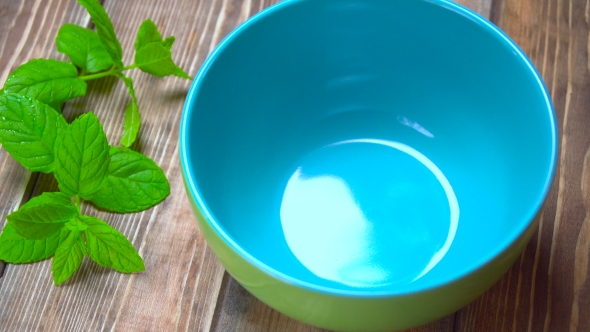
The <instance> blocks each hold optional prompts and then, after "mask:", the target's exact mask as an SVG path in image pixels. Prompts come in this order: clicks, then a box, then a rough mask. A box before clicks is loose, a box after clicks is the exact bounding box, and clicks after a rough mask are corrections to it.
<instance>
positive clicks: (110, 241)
mask: <svg viewBox="0 0 590 332" xmlns="http://www.w3.org/2000/svg"><path fill="white" fill-rule="evenodd" d="M82 218H83V221H84V222H85V223H86V224H87V225H88V228H87V229H86V230H85V231H84V235H85V236H86V242H87V243H88V251H89V252H90V258H92V260H94V261H95V262H96V263H98V264H99V265H101V266H108V267H111V268H113V269H115V270H117V271H119V272H123V273H133V272H139V271H144V270H145V266H144V264H143V260H142V259H141V257H140V256H139V254H138V253H137V251H135V249H134V248H133V245H132V244H131V242H129V240H127V238H125V236H124V235H123V234H121V233H119V231H117V230H116V229H114V228H112V227H111V226H109V224H107V223H106V222H104V221H102V220H100V219H97V218H93V217H88V216H83V217H82Z"/></svg>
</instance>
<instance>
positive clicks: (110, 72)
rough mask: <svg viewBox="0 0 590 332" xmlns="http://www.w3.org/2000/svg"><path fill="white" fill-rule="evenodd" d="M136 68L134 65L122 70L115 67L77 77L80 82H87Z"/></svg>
mask: <svg viewBox="0 0 590 332" xmlns="http://www.w3.org/2000/svg"><path fill="white" fill-rule="evenodd" d="M137 67H138V66H137V65H136V64H132V65H129V66H125V67H123V68H117V67H115V68H113V69H111V70H108V71H103V72H100V73H96V74H92V75H82V76H78V78H79V79H81V80H83V81H89V80H94V79H97V78H101V77H106V76H110V75H115V74H118V73H120V72H122V71H125V70H129V69H133V68H137Z"/></svg>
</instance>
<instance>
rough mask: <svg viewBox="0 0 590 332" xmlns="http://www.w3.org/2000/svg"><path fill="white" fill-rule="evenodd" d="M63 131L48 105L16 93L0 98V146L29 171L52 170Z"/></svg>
mask: <svg viewBox="0 0 590 332" xmlns="http://www.w3.org/2000/svg"><path fill="white" fill-rule="evenodd" d="M66 128H67V123H66V121H65V120H64V118H63V116H61V114H59V113H57V112H56V111H55V110H54V109H52V108H50V107H49V106H47V105H45V104H43V103H41V102H39V101H37V100H34V99H31V98H28V97H25V96H22V95H19V94H15V93H5V94H3V95H0V143H1V144H2V146H3V147H4V148H5V149H6V151H8V153H10V155H11V156H12V157H13V158H14V159H15V160H16V161H18V162H19V163H20V164H21V165H23V167H25V168H27V169H28V170H30V171H32V172H45V173H48V172H51V171H53V169H54V159H55V158H54V147H55V141H56V138H57V136H58V135H60V134H61V133H63V132H64V131H65V130H66Z"/></svg>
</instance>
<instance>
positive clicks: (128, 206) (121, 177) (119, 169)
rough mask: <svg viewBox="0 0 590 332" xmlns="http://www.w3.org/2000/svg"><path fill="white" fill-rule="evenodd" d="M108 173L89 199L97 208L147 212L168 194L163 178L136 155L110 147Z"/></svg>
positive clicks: (149, 164)
mask: <svg viewBox="0 0 590 332" xmlns="http://www.w3.org/2000/svg"><path fill="white" fill-rule="evenodd" d="M110 155H111V163H110V165H109V173H108V175H107V178H106V180H105V182H104V184H103V185H102V187H101V188H100V190H99V191H98V192H97V193H96V194H95V195H94V197H93V198H92V202H94V204H96V205H97V206H99V207H101V208H104V209H107V210H110V211H114V212H120V213H127V212H137V211H142V210H145V209H148V208H150V207H152V206H154V205H156V204H158V203H160V202H161V201H163V200H164V199H165V198H166V197H167V196H168V195H169V194H170V185H169V184H168V180H167V179H166V175H164V172H163V171H162V169H161V168H160V167H158V165H156V163H155V162H153V161H152V160H151V159H149V158H148V157H146V156H144V155H142V154H141V153H139V152H135V151H133V150H130V149H126V148H120V147H114V146H111V147H110Z"/></svg>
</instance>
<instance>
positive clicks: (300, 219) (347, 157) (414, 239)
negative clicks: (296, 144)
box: [280, 139, 459, 288]
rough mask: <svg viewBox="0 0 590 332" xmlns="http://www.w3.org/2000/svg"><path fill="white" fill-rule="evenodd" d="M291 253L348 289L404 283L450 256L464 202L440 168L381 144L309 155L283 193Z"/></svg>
mask: <svg viewBox="0 0 590 332" xmlns="http://www.w3.org/2000/svg"><path fill="white" fill-rule="evenodd" d="M280 218H281V225H282V230H283V233H284V236H285V240H286V242H287V245H288V246H289V249H290V250H291V251H292V253H293V254H294V256H295V257H296V258H297V259H298V260H299V261H300V263H301V264H303V266H305V267H306V268H307V269H308V270H309V271H311V272H312V273H313V274H315V275H316V276H318V277H320V278H322V279H326V280H329V281H332V282H336V283H338V284H341V285H343V286H345V287H353V288H358V287H382V286H392V285H405V284H409V283H412V282H414V281H416V280H418V279H420V278H421V277H422V276H423V275H425V274H426V273H428V272H429V271H430V270H431V269H433V268H434V267H435V266H436V265H437V264H438V262H440V260H441V259H442V258H443V257H444V256H445V254H446V253H447V251H448V250H449V248H450V246H451V244H452V242H453V239H454V237H455V234H456V231H457V226H458V221H459V205H458V202H457V198H456V196H455V193H454V191H453V188H452V186H451V185H450V183H449V181H448V180H447V179H446V177H445V176H444V174H443V173H442V172H441V171H440V169H439V168H438V167H437V166H436V165H435V164H434V163H433V162H432V161H430V160H429V159H428V158H427V157H426V156H424V155H423V154H422V153H420V152H419V151H417V150H415V149H414V148H412V147H410V146H408V145H405V144H402V143H399V142H394V141H388V140H382V139H351V140H345V141H340V142H336V143H333V144H329V145H327V146H324V147H322V148H320V149H317V150H315V151H313V152H311V153H310V154H308V155H307V156H306V157H305V158H303V159H302V160H301V161H300V163H299V165H298V167H297V168H296V170H295V172H294V173H293V174H292V176H291V177H290V179H289V181H288V183H287V185H286V188H285V190H284V194H283V198H282V203H281V208H280Z"/></svg>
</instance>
